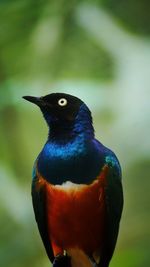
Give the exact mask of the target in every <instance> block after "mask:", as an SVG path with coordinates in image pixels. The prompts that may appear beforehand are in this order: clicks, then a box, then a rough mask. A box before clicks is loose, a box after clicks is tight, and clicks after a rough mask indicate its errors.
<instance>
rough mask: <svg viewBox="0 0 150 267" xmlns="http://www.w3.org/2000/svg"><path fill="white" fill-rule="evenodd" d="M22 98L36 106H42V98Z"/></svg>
mask: <svg viewBox="0 0 150 267" xmlns="http://www.w3.org/2000/svg"><path fill="white" fill-rule="evenodd" d="M23 98H24V99H25V100H27V101H29V102H32V103H34V104H36V105H38V106H43V105H44V101H43V100H42V97H35V96H23Z"/></svg>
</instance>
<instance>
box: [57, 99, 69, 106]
mask: <svg viewBox="0 0 150 267" xmlns="http://www.w3.org/2000/svg"><path fill="white" fill-rule="evenodd" d="M58 105H59V106H61V107H64V106H66V105H67V99H65V98H61V99H59V100H58Z"/></svg>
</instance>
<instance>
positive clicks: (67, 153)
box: [25, 93, 123, 267]
mask: <svg viewBox="0 0 150 267" xmlns="http://www.w3.org/2000/svg"><path fill="white" fill-rule="evenodd" d="M25 99H27V100H29V101H31V102H33V103H36V104H37V105H38V106H39V107H40V109H41V111H42V113H43V116H44V118H45V120H46V122H47V124H48V127H49V134H48V139H47V142H46V144H45V145H44V147H43V149H42V151H41V152H40V154H39V156H38V158H37V160H36V162H35V165H34V170H33V184H32V198H33V206H34V211H35V216H36V220H37V223H38V227H39V231H40V234H41V237H42V240H43V243H44V245H45V248H46V251H47V254H48V256H49V258H50V260H51V261H53V260H54V256H55V249H54V248H52V247H51V241H50V240H49V226H47V223H48V222H47V218H48V216H50V215H49V214H46V213H47V211H46V210H45V208H46V207H47V206H48V205H50V204H49V203H47V202H45V201H47V200H45V199H47V197H46V195H47V192H46V191H45V190H49V189H48V188H49V185H52V186H54V188H55V185H62V184H64V183H65V182H67V181H70V182H72V183H73V184H75V185H88V187H89V188H91V187H90V186H91V185H93V184H94V182H95V181H98V178H97V177H101V175H102V173H103V170H104V169H107V173H108V174H107V177H104V180H105V179H106V183H104V182H103V181H102V187H103V190H105V197H104V198H103V200H102V203H101V204H100V203H99V201H100V196H99V198H98V199H97V201H98V202H97V204H98V207H99V205H100V206H101V205H103V204H104V206H105V209H106V210H105V211H104V213H103V214H104V215H103V216H104V217H105V212H106V215H107V216H106V218H101V220H102V221H103V220H104V221H105V224H106V225H105V233H104V234H105V238H104V240H103V241H102V245H100V244H99V246H102V247H101V249H100V248H99V247H97V249H98V250H99V255H100V261H99V263H98V266H99V267H108V266H109V262H110V259H111V257H112V255H113V251H114V248H115V244H116V240H117V236H118V230H119V221H120V217H121V213H122V207H123V194H122V185H121V168H120V164H119V161H118V159H117V157H116V155H115V154H114V153H113V152H112V151H111V150H110V149H108V148H107V147H105V146H104V145H103V144H101V143H100V142H99V141H98V140H96V139H95V136H94V128H93V124H92V116H91V112H90V110H89V109H88V107H87V106H86V105H85V104H84V103H83V102H82V101H81V100H80V99H78V98H76V97H73V96H70V95H67V94H59V93H58V94H51V95H48V96H45V97H42V98H34V97H25ZM102 176H103V175H102ZM37 183H38V185H37ZM41 184H42V186H41ZM43 184H45V186H43ZM88 187H87V188H88ZM46 188H47V189H46ZM56 188H57V187H56ZM100 191H101V185H100V188H98V192H100ZM79 192H80V191H79ZM58 195H59V194H58ZM94 198H95V196H94ZM81 201H82V199H81ZM91 201H92V199H91ZM56 202H57V201H56ZM84 202H85V203H87V200H85V199H83V203H84ZM64 203H65V202H64ZM51 204H52V203H51ZM97 204H96V205H97ZM66 205H67V203H66ZM90 205H91V204H90ZM92 209H93V210H94V207H92ZM60 212H61V207H60ZM70 212H71V210H70ZM83 212H84V211H83ZM87 212H88V210H87ZM91 212H92V211H91ZM97 212H98V213H99V208H98V210H97V211H96V213H95V214H98V213H97ZM54 213H55V209H54ZM77 214H78V211H77ZM94 216H96V215H94ZM56 217H57V216H56ZM68 217H69V214H68ZM99 219H100V218H97V220H99ZM88 220H89V219H88ZM95 223H96V222H95ZM55 224H57V221H55V223H54V225H55ZM92 225H93V223H92ZM96 225H97V224H95V226H96ZM100 225H101V222H100ZM70 227H71V225H70ZM89 227H90V226H89ZM91 227H92V226H91ZM98 227H99V225H98ZM101 227H102V226H100V228H101ZM60 231H61V229H60ZM88 231H90V230H88ZM51 234H52V236H53V233H51ZM72 234H73V233H72ZM96 234H98V233H96ZM70 238H71V236H70ZM95 239H96V236H95ZM81 243H82V242H81ZM88 245H89V247H90V244H87V247H88ZM52 246H53V242H52ZM93 249H94V248H93ZM85 250H86V249H85ZM89 251H91V250H90V248H89ZM86 253H87V252H86ZM90 253H93V252H92V251H91V252H89V254H88V256H89V257H91V256H92V254H90ZM54 265H56V262H54Z"/></svg>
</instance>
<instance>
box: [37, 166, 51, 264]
mask: <svg viewBox="0 0 150 267" xmlns="http://www.w3.org/2000/svg"><path fill="white" fill-rule="evenodd" d="M37 179H38V177H37V174H36V169H35V168H34V171H33V181H32V202H33V209H34V213H35V219H36V222H37V225H38V229H39V232H40V235H41V238H42V241H43V244H44V246H45V249H46V252H47V255H48V257H49V259H50V261H51V262H53V260H54V255H53V251H52V247H51V242H50V240H49V234H48V227H47V215H46V197H45V196H46V188H45V186H41V187H40V188H38V190H37V187H36V183H37Z"/></svg>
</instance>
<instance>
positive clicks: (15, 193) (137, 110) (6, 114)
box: [0, 0, 150, 267]
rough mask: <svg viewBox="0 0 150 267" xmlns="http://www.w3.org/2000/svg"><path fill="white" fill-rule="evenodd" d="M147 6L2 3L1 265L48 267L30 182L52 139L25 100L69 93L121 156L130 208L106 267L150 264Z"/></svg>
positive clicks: (141, 1) (143, 2)
mask: <svg viewBox="0 0 150 267" xmlns="http://www.w3.org/2000/svg"><path fill="white" fill-rule="evenodd" d="M149 10H150V2H149V1H148V0H130V1H129V0H126V1H123V0H120V1H118V0H101V1H98V0H97V1H96V0H91V1H81V0H78V1H67V0H59V1H58V0H53V1H48V0H47V1H46V0H45V1H44V0H43V1H42V0H41V1H40V0H37V1H34V0H21V1H19V0H18V1H17V0H14V1H10V0H1V1H0V87H1V88H0V94H1V96H0V118H1V120H0V156H1V160H0V266H2V267H10V266H11V267H20V266H21V267H26V266H28V267H48V266H50V264H49V261H48V259H47V257H46V254H45V251H44V248H43V245H42V242H41V240H40V237H39V234H38V230H37V227H36V223H35V220H34V215H33V210H32V204H31V196H30V183H31V171H32V165H33V162H34V159H35V158H36V156H37V154H38V153H39V151H40V150H41V148H42V146H43V144H44V142H45V140H46V136H47V127H46V124H45V123H44V121H43V119H42V116H41V114H40V111H39V110H38V108H36V107H35V106H32V105H30V104H29V103H27V102H25V101H24V100H23V99H21V96H22V95H28V94H29V95H36V96H41V95H45V94H47V93H51V92H66V93H70V94H74V95H76V96H78V97H79V98H82V99H83V100H84V101H85V102H86V103H87V104H88V106H89V107H90V109H91V110H92V112H93V117H94V126H95V129H96V136H97V137H98V138H99V139H100V140H101V142H103V143H104V144H105V145H107V146H108V147H111V148H112V149H113V150H114V151H115V152H116V154H117V155H118V157H119V159H120V162H121V165H122V169H123V184H124V195H125V206H124V212H123V217H122V221H121V228H120V235H119V239H118V243H117V247H116V251H115V254H114V257H113V260H112V262H111V264H110V267H120V266H121V267H145V266H147V267H148V266H150V254H149V253H150V193H149V190H150V137H149V136H150V38H149V37H150V16H149Z"/></svg>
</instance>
